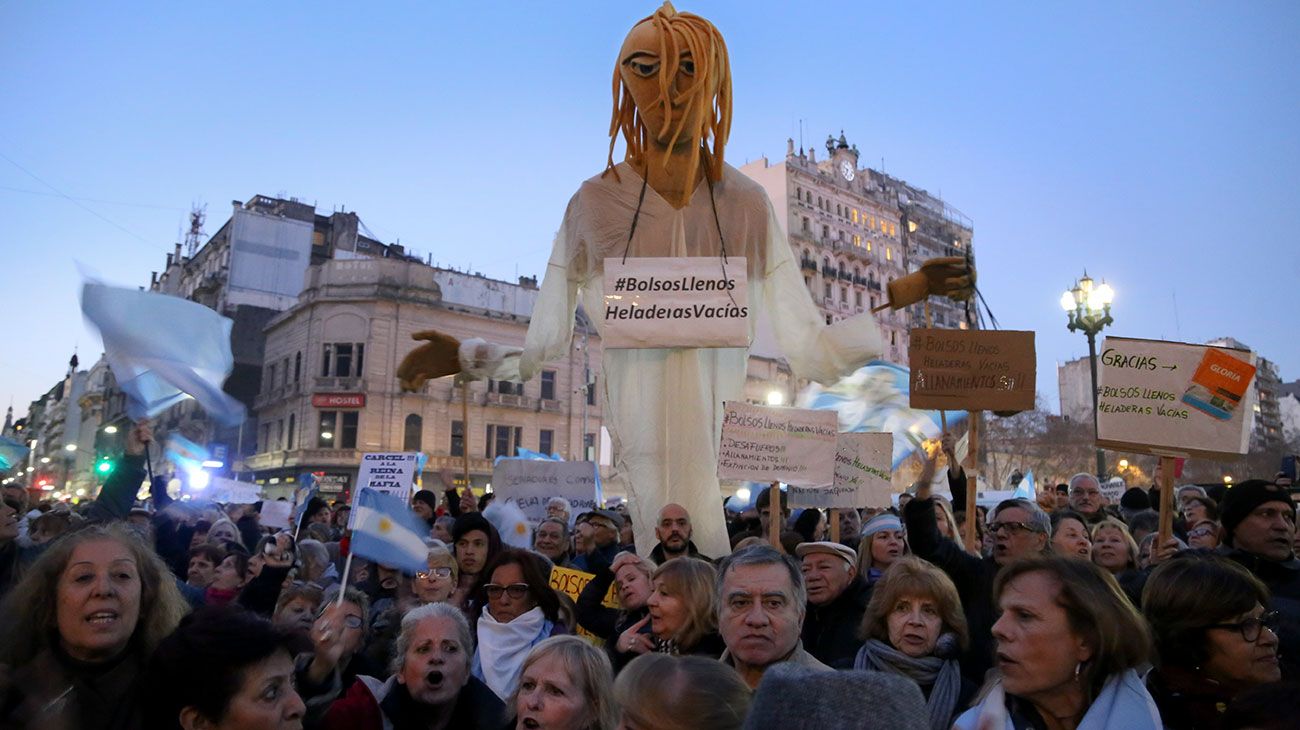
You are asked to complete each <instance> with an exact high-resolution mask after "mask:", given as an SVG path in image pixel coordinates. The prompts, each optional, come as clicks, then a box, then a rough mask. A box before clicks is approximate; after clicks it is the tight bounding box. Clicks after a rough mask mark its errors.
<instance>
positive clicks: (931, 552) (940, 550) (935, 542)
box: [903, 459, 1052, 684]
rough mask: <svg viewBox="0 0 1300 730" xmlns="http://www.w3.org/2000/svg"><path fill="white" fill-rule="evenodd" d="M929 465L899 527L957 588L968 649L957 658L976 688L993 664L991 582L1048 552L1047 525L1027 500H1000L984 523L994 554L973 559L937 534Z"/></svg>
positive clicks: (915, 549)
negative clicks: (1016, 565) (1009, 567)
mask: <svg viewBox="0 0 1300 730" xmlns="http://www.w3.org/2000/svg"><path fill="white" fill-rule="evenodd" d="M934 465H935V462H934V460H933V459H929V460H927V462H926V464H925V468H924V469H923V470H922V473H921V477H920V478H919V479H918V480H917V482H916V485H915V486H914V489H915V493H916V497H915V499H913V500H912V501H910V502H908V503H907V506H906V507H904V508H903V525H904V526H905V527H906V528H907V538H908V541H909V542H910V546H911V548H912V554H913V555H916V556H917V557H919V558H922V559H923V560H928V561H930V562H931V563H933V564H934V565H935V566H937V567H938V568H939V569H940V570H942V571H943V572H945V573H947V574H948V577H949V578H951V579H952V582H953V584H954V585H956V586H957V595H958V596H959V597H960V598H961V605H962V609H963V611H964V612H965V614H966V625H967V626H968V627H969V629H970V637H971V641H970V647H969V648H968V649H967V650H966V651H965V652H964V653H963V654H962V656H961V661H960V664H961V668H962V674H963V675H964V676H965V677H967V678H968V679H970V680H971V681H972V682H975V683H976V684H980V683H982V682H983V679H984V672H985V671H986V670H987V669H989V668H990V667H991V666H992V665H993V638H992V634H991V633H990V630H991V628H992V627H993V622H994V621H995V620H996V619H997V616H996V614H995V613H994V610H993V607H994V604H993V581H994V579H995V578H996V577H997V575H998V573H999V571H1001V570H1002V567H1003V566H1005V565H1007V564H1009V563H1011V562H1012V561H1014V560H1017V559H1019V558H1025V557H1031V556H1036V555H1042V554H1043V553H1045V552H1047V551H1048V550H1049V546H1050V535H1051V533H1052V521H1051V518H1049V517H1048V516H1047V513H1046V512H1044V511H1043V510H1042V509H1041V508H1040V507H1039V506H1038V505H1037V504H1035V503H1034V502H1033V501H1031V500H1028V499H1008V500H1005V501H1003V502H1001V503H999V504H998V506H997V508H996V509H994V510H993V516H992V520H991V521H990V523H989V528H988V529H989V533H990V534H992V535H993V539H994V543H993V554H992V555H991V556H989V557H980V556H978V555H973V554H971V553H969V552H967V551H966V550H965V549H964V548H963V547H962V546H961V545H960V544H958V543H957V542H955V541H953V540H952V539H950V538H947V537H944V536H943V535H942V534H940V532H939V526H938V522H937V521H936V519H935V500H934V499H933V498H932V497H931V495H930V482H931V481H932V480H933V475H934Z"/></svg>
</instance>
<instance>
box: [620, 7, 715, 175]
mask: <svg viewBox="0 0 1300 730" xmlns="http://www.w3.org/2000/svg"><path fill="white" fill-rule="evenodd" d="M619 130H622V132H623V139H624V141H625V142H626V143H627V155H626V159H627V161H628V162H629V163H631V164H633V165H636V166H638V167H642V168H643V167H644V164H645V151H646V149H647V148H649V147H650V146H651V145H654V146H659V147H664V148H667V149H673V150H680V149H683V148H684V149H686V150H688V152H689V154H688V160H689V162H688V163H687V167H688V169H687V170H686V173H687V179H688V180H690V179H694V177H695V174H696V170H697V169H698V168H699V165H700V161H701V158H703V164H704V173H705V174H706V175H708V176H709V178H710V179H711V180H715V181H716V180H718V179H720V178H721V177H722V150H723V148H724V147H725V146H726V144H727V135H728V134H730V132H731V65H730V63H729V62H728V61H727V44H726V43H725V42H724V41H723V40H722V35H721V34H720V33H718V29H717V28H715V27H713V24H712V23H710V22H709V21H707V20H705V19H704V18H701V17H700V16H698V15H692V14H691V13H679V12H677V11H676V10H675V9H674V8H673V6H672V3H669V2H665V3H664V4H663V7H661V8H659V9H658V10H656V11H655V13H654V15H651V16H650V17H648V18H646V19H644V20H642V21H641V22H639V23H637V24H636V25H635V26H633V28H632V30H631V32H629V33H628V34H627V39H626V40H624V41H623V47H622V48H621V49H620V50H619V54H618V64H617V65H616V66H615V68H614V113H613V117H612V119H611V120H610V124H609V161H608V167H607V168H606V171H607V172H608V171H609V170H612V169H613V168H614V143H615V141H617V138H618V133H619ZM710 138H711V139H712V145H711V146H710V143H709V140H710ZM668 159H669V158H668V157H667V156H666V157H665V163H667V160H668ZM615 174H616V175H617V173H615Z"/></svg>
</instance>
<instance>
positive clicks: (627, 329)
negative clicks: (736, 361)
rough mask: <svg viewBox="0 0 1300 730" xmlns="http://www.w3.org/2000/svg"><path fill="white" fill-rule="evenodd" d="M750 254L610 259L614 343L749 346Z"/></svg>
mask: <svg viewBox="0 0 1300 730" xmlns="http://www.w3.org/2000/svg"><path fill="white" fill-rule="evenodd" d="M746 276H747V274H746V270H745V259H743V258H739V257H735V256H733V257H730V258H728V259H727V260H726V262H725V263H723V260H722V258H721V257H716V258H715V257H711V256H709V257H705V256H698V257H681V258H629V259H627V260H626V261H625V260H623V259H622V258H607V259H605V301H604V304H603V306H604V315H603V316H604V320H605V327H604V329H602V330H601V333H600V339H601V346H602V347H605V348H606V349H610V348H655V347H749V286H748V283H747V279H746Z"/></svg>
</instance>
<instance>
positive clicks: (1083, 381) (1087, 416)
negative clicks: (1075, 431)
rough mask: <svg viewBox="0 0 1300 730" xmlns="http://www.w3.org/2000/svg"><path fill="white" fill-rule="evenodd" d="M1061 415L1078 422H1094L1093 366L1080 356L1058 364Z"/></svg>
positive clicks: (1057, 376) (1057, 375)
mask: <svg viewBox="0 0 1300 730" xmlns="http://www.w3.org/2000/svg"><path fill="white" fill-rule="evenodd" d="M1056 381H1057V386H1058V387H1059V388H1060V398H1061V401H1060V402H1061V415H1062V416H1063V417H1065V418H1066V419H1067V420H1069V421H1074V422H1076V423H1092V368H1091V366H1090V365H1089V361H1088V358H1086V357H1080V358H1075V359H1074V360H1067V361H1065V362H1063V363H1057V365H1056Z"/></svg>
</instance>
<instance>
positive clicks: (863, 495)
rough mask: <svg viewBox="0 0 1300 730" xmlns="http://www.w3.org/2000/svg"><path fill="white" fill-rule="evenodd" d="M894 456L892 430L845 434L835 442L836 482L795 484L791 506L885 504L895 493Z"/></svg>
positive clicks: (867, 505)
mask: <svg viewBox="0 0 1300 730" xmlns="http://www.w3.org/2000/svg"><path fill="white" fill-rule="evenodd" d="M893 458H894V434H892V433H841V434H839V435H838V437H837V439H836V445H835V480H834V482H832V483H831V485H830V486H824V487H796V486H791V487H790V489H789V492H788V495H789V499H790V506H791V507H823V508H825V507H833V508H841V507H843V508H850V509H856V508H858V507H884V506H886V505H888V504H889V502H890V499H891V496H892V495H893V493H894V489H893V484H892V483H891V481H890V467H891V466H892V461H893Z"/></svg>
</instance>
